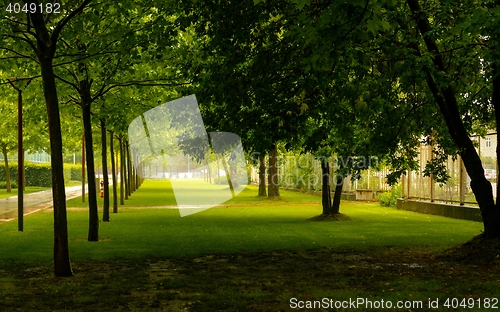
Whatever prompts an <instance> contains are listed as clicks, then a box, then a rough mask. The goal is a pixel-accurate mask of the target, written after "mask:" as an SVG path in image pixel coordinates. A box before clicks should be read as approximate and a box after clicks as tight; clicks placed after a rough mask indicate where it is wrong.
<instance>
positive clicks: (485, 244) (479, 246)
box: [438, 235, 500, 264]
mask: <svg viewBox="0 0 500 312" xmlns="http://www.w3.org/2000/svg"><path fill="white" fill-rule="evenodd" d="M438 258H439V259H442V260H449V261H459V262H465V263H476V264H485V263H499V264H500V239H498V238H497V239H486V238H484V237H483V235H478V236H476V237H475V238H474V239H472V240H470V241H468V242H466V243H464V244H461V245H458V246H456V247H453V248H451V249H449V250H447V251H446V252H445V253H443V254H442V255H439V257H438Z"/></svg>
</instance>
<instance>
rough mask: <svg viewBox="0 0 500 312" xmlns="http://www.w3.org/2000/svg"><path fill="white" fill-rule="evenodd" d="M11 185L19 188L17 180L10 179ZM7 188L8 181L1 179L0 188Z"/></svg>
mask: <svg viewBox="0 0 500 312" xmlns="http://www.w3.org/2000/svg"><path fill="white" fill-rule="evenodd" d="M10 187H11V188H13V189H14V188H17V181H10ZM6 189H7V182H5V181H0V190H6Z"/></svg>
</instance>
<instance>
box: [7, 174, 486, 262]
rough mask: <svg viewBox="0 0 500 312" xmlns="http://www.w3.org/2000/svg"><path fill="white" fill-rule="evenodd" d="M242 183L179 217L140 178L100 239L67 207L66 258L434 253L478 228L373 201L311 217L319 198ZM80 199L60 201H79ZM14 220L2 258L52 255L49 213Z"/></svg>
mask: <svg viewBox="0 0 500 312" xmlns="http://www.w3.org/2000/svg"><path fill="white" fill-rule="evenodd" d="M256 193H257V188H256V187H255V186H248V187H247V188H246V189H245V190H244V191H243V192H242V193H240V195H239V196H238V197H237V198H235V199H232V200H231V201H229V202H227V203H226V204H223V205H222V206H220V207H216V208H211V209H208V210H205V211H202V212H200V213H197V214H193V215H190V216H185V217H180V214H179V211H178V210H177V209H172V208H170V209H166V208H146V207H144V206H155V207H157V206H171V205H175V199H174V198H173V196H172V192H171V188H170V185H169V183H168V181H167V182H165V181H146V182H145V184H144V185H143V186H142V187H141V189H139V190H137V191H136V192H135V193H134V194H132V196H131V197H130V199H129V200H127V201H126V205H125V206H119V212H118V213H117V214H111V222H100V229H99V231H100V232H99V236H100V238H101V241H100V242H97V243H89V242H87V241H86V237H87V231H88V211H87V210H86V209H76V210H71V209H70V210H69V211H68V228H69V240H70V244H69V245H70V254H71V258H72V259H93V260H107V259H114V258H124V259H138V258H144V257H174V258H182V257H194V256H200V255H206V254H231V253H238V252H248V253H253V252H267V251H273V250H297V249H317V248H322V247H329V248H334V249H338V250H351V249H353V250H360V251H363V250H370V249H380V248H390V247H393V246H405V247H411V248H416V249H429V250H442V249H446V248H448V247H450V246H453V245H456V244H459V243H462V242H465V241H467V240H469V239H470V238H472V237H473V236H475V235H477V234H479V233H480V231H481V229H482V224H481V223H478V222H471V221H464V220H455V219H450V218H445V217H439V216H432V215H425V214H418V213H412V212H407V211H399V210H396V209H394V208H384V207H380V206H379V205H378V204H377V203H362V202H343V203H342V206H341V211H342V213H344V214H347V215H349V216H350V217H351V218H352V219H353V220H352V221H344V222H315V221H310V220H309V219H310V218H312V217H314V216H317V215H319V214H320V213H321V205H320V200H321V199H320V197H318V196H314V195H308V194H302V193H299V192H293V191H286V190H282V191H281V194H282V197H281V199H278V200H269V199H267V198H259V197H257V196H255V195H256ZM78 201H80V199H79V198H77V199H74V200H71V201H69V202H68V207H74V206H79V204H80V203H79V202H78ZM16 226H17V225H16V222H8V223H5V224H2V225H0V244H1V246H2V253H0V267H1V266H2V264H1V263H5V262H4V261H2V260H9V259H10V260H14V259H15V261H16V262H18V263H19V262H20V263H33V262H43V263H48V262H50V261H51V260H52V243H53V232H52V231H53V230H52V229H53V216H52V213H51V211H50V210H45V211H42V212H39V213H35V214H32V215H29V216H26V217H25V230H24V232H22V233H19V232H17V230H16Z"/></svg>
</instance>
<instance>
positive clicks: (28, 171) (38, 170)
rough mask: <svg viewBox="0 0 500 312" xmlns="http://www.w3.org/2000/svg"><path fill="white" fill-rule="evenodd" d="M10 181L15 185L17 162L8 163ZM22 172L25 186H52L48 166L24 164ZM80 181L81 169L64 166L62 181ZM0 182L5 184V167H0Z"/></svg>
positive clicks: (70, 165) (69, 165)
mask: <svg viewBox="0 0 500 312" xmlns="http://www.w3.org/2000/svg"><path fill="white" fill-rule="evenodd" d="M9 168H10V181H11V183H12V185H15V184H16V183H17V162H10V163H9ZM24 168H25V169H24V172H25V175H26V186H43V187H50V186H52V173H51V172H52V171H51V168H50V164H46V163H43V164H37V163H30V162H26V163H25V164H24ZM70 180H77V181H81V180H82V167H81V166H79V165H73V164H64V181H65V182H68V181H70ZM0 181H3V182H4V183H5V182H6V177H5V165H4V164H3V163H2V164H1V165H0Z"/></svg>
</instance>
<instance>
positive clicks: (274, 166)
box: [267, 147, 280, 198]
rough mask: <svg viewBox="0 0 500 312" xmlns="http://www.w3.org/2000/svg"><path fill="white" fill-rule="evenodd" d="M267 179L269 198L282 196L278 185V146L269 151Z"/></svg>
mask: <svg viewBox="0 0 500 312" xmlns="http://www.w3.org/2000/svg"><path fill="white" fill-rule="evenodd" d="M267 180H268V181H267V196H268V197H269V198H271V197H277V196H280V189H279V185H278V150H277V149H276V147H275V148H274V149H273V150H272V151H271V152H270V153H269V169H268V176H267Z"/></svg>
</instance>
